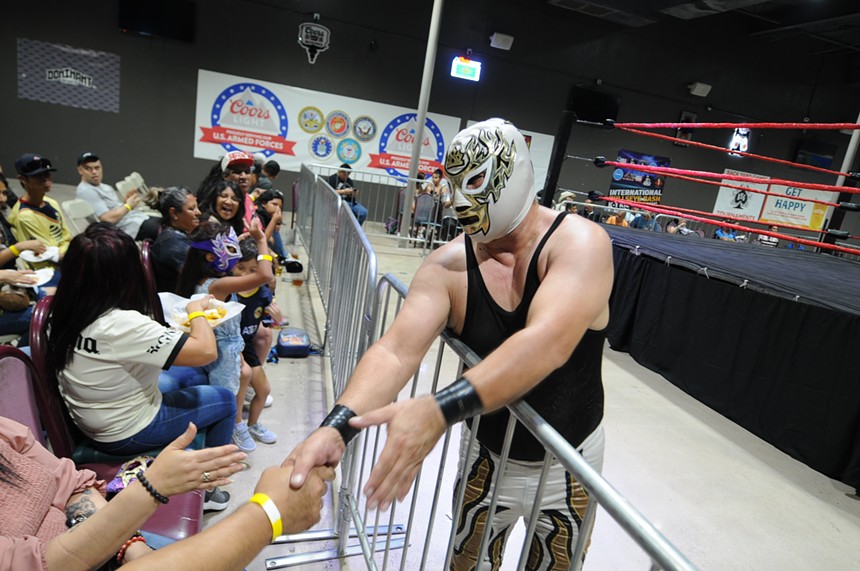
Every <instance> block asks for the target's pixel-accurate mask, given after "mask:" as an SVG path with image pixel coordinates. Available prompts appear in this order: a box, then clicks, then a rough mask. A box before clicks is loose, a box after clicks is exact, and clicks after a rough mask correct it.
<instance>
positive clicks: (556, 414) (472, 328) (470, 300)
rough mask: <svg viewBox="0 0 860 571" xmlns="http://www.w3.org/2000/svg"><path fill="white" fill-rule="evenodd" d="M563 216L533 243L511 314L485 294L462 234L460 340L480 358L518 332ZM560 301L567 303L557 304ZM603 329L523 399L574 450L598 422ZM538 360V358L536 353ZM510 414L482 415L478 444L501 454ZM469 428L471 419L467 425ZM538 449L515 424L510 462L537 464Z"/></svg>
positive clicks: (504, 411)
mask: <svg viewBox="0 0 860 571" xmlns="http://www.w3.org/2000/svg"><path fill="white" fill-rule="evenodd" d="M565 214H566V213H562V214H560V215H559V216H558V218H556V219H555V221H554V222H553V224H552V226H550V228H549V230H548V231H547V233H546V234H545V235H544V237H543V238H542V239H541V242H540V244H538V247H537V249H536V250H535V253H534V255H533V256H532V259H531V262H530V263H529V268H528V273H527V274H526V282H525V291H524V292H523V298H522V301H521V302H520V304H519V306H518V307H517V308H516V309H514V311H506V310H505V309H503V308H501V307H499V305H498V304H497V303H496V302H495V300H494V299H493V298H492V297H491V296H490V292H489V291H488V290H487V286H486V285H485V284H484V279H483V276H482V275H481V271H480V269H479V267H478V260H477V259H476V257H475V253H474V250H473V249H472V243H471V240H470V239H469V236H468V235H467V236H466V270H467V276H468V289H467V291H466V319H465V323H464V326H463V333H462V334H461V335H460V338H461V339H463V341H465V342H466V344H467V345H468V346H469V347H471V348H472V350H474V351H475V352H476V353H477V354H478V355H480V356H481V357H486V356H487V355H488V354H490V353H491V352H492V351H493V350H494V349H496V347H498V346H499V345H501V344H502V343H503V342H504V341H505V340H506V339H507V338H508V337H510V336H511V335H513V334H514V333H515V332H517V331H519V330H520V329H523V328H524V327H525V323H526V317H527V316H528V312H529V307H530V306H531V302H532V298H534V295H535V292H537V288H538V286H539V285H540V280H539V279H538V270H537V264H538V258H539V257H540V253H541V250H543V247H544V245H545V244H546V241H547V240H548V239H549V237H550V236H551V235H552V233H553V232H554V231H555V230H556V228H558V226H559V225H560V224H561V222H562V220H564V216H565ZM559 303H571V302H570V301H567V300H560V301H559ZM604 337H605V331H603V330H602V331H593V330H591V329H588V330H586V332H585V335H584V336H583V337H582V339H581V340H580V342H579V344H578V345H577V346H576V349H575V350H574V351H573V353H572V354H571V356H570V358H569V359H568V360H567V362H566V363H565V364H564V365H562V366H561V367H559V368H558V369H556V370H555V371H553V372H552V373H550V374H549V376H547V377H546V378H545V379H544V380H543V381H541V382H540V384H538V385H537V386H536V387H535V388H533V389H532V390H531V391H529V392H528V393H527V394H526V395H525V397H524V400H525V401H526V402H528V403H529V404H530V405H531V406H532V407H533V408H534V409H535V410H536V411H537V412H538V414H540V415H541V416H542V417H543V418H545V419H546V420H547V421H548V422H549V423H550V425H552V426H553V428H555V429H556V430H558V432H559V433H560V434H561V435H562V436H563V437H564V438H565V439H566V440H567V441H568V442H570V443H571V444H572V445H573V446H574V447H579V445H580V444H581V443H582V441H583V440H585V438H586V437H587V436H588V435H589V434H591V433H592V432H593V431H594V429H596V428H597V426H598V425H599V424H600V421H601V420H602V419H603V381H602V379H601V376H600V365H601V360H602V358H603V341H604ZM534 358H535V359H539V358H540V355H535V356H534ZM509 416H510V413H509V412H508V410H507V409H506V408H502V409H501V410H498V411H496V412H494V413H489V414H485V415H484V416H483V417H482V418H481V424H480V426H479V428H478V440H480V441H481V443H482V444H484V446H486V447H487V448H489V449H490V450H492V451H493V452H495V453H496V454H500V453H501V449H502V443H503V442H504V438H505V430H506V429H507V425H508V417H509ZM467 422H468V423H469V426H470V427H471V425H472V423H471V420H470V421H467ZM543 455H544V450H543V446H541V444H540V442H538V441H537V439H536V438H534V437H533V436H532V435H531V433H529V431H528V430H526V429H525V428H523V427H522V426H521V425H517V428H516V430H515V431H514V437H513V441H512V443H511V450H510V457H511V458H513V459H515V460H527V461H537V460H542V459H543Z"/></svg>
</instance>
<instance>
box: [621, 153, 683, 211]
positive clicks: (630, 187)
mask: <svg viewBox="0 0 860 571" xmlns="http://www.w3.org/2000/svg"><path fill="white" fill-rule="evenodd" d="M617 160H618V162H619V163H627V164H629V165H630V167H629V168H627V167H618V168H616V169H614V170H613V171H612V181H611V182H610V183H609V196H608V197H607V204H608V205H609V206H610V207H617V206H619V203H617V202H613V201H612V198H613V197H616V198H620V199H622V200H633V201H635V202H647V203H650V204H660V201H661V200H663V186H664V185H665V184H666V177H665V176H663V175H659V174H654V173H646V172H642V171H637V170H636V165H645V166H652V167H668V166H669V164H670V162H671V159H669V158H668V157H657V156H654V155H648V154H645V153H638V152H636V151H628V150H625V149H621V150H619V151H618V159H617Z"/></svg>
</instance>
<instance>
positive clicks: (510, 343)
mask: <svg viewBox="0 0 860 571" xmlns="http://www.w3.org/2000/svg"><path fill="white" fill-rule="evenodd" d="M544 252H545V257H544V256H542V258H544V259H545V264H546V265H545V271H544V273H543V276H542V281H541V285H540V287H539V288H538V291H537V293H536V294H535V297H534V299H533V301H532V304H531V307H530V310H529V315H528V318H527V321H526V327H525V328H524V329H522V330H520V331H519V332H517V333H516V334H514V335H512V336H511V337H510V338H509V339H508V340H507V341H505V342H504V343H503V344H502V345H500V346H499V347H498V348H497V349H496V350H495V351H493V352H492V353H491V354H490V355H488V356H487V357H486V358H485V359H484V360H483V361H482V362H481V363H480V364H479V365H477V366H476V367H474V368H472V369H470V370H469V371H468V373H466V375H465V376H466V377H467V378H468V379H469V381H470V382H471V383H472V385H473V386H474V387H475V390H476V391H477V393H478V396H479V397H480V399H481V402H482V404H483V409H484V411H492V410H495V409H498V408H501V407H502V406H504V405H506V404H507V403H509V402H512V401H514V400H516V399H517V398H519V397H521V396H523V395H524V394H525V393H527V392H528V391H529V390H530V389H531V388H533V387H534V386H536V385H537V384H538V383H539V382H540V381H541V380H543V379H544V378H545V377H546V376H547V375H549V374H550V373H551V372H552V371H554V370H555V369H557V368H558V367H560V366H561V365H563V364H564V363H565V362H566V361H567V359H568V358H569V357H570V354H571V353H572V352H573V350H574V349H575V348H576V345H577V344H578V343H579V341H580V339H581V338H582V336H583V335H584V334H585V331H586V330H587V329H589V328H595V329H600V328H602V327H604V326H605V325H606V322H607V321H608V315H609V310H608V300H609V294H610V291H611V288H612V274H613V270H612V251H611V245H610V242H609V238H608V236H607V235H606V233H605V232H604V231H603V230H602V229H601V228H600V227H599V226H597V225H595V224H592V223H589V222H586V221H576V222H574V221H571V220H568V221H566V222H565V223H564V224H562V226H561V227H559V229H558V230H557V231H556V232H555V234H553V236H552V237H551V238H550V240H549V241H548V242H547V244H546V246H545V248H544ZM574 293H575V295H576V301H575V302H573V301H568V300H571V297H572V294H574ZM559 300H565V301H564V302H560V301H559ZM377 402H378V401H377ZM381 423H387V424H388V439H387V441H386V445H385V449H384V450H383V452H382V454H381V455H380V458H379V461H378V462H377V464H376V466H375V467H374V470H373V472H372V474H371V476H370V478H369V479H368V483H367V485H366V487H365V493H366V494H367V496H368V505H369V506H370V507H371V508H373V507H375V506H376V505H380V506H381V507H382V509H385V508H387V507H388V504H389V503H390V502H391V501H392V500H393V499H394V498H395V497H397V498H401V499H402V498H403V497H404V496H405V495H406V493H407V492H408V491H409V487H410V486H411V484H412V480H413V479H414V477H415V474H416V473H417V471H418V468H419V467H420V463H421V462H422V461H423V459H424V457H425V456H426V455H427V454H428V453H429V452H430V450H431V449H432V447H433V445H434V444H435V442H436V440H438V438H439V436H441V435H442V434H443V433H444V430H445V423H444V419H443V417H442V413H441V409H440V408H439V405H438V403H437V402H436V400H435V398H434V397H433V396H432V395H428V396H425V397H421V398H417V399H410V400H407V401H402V402H398V403H395V404H391V405H388V406H385V407H383V408H382V409H379V410H374V411H372V412H371V413H367V414H365V415H364V416H362V417H360V418H355V419H352V420H351V421H350V425H352V426H354V427H356V428H364V427H367V426H370V425H374V424H381ZM431 440H432V441H431ZM428 442H429V445H428Z"/></svg>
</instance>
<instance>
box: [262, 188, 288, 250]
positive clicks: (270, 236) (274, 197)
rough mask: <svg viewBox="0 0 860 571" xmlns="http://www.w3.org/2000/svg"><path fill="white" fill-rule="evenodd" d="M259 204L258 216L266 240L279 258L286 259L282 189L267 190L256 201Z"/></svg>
mask: <svg viewBox="0 0 860 571" xmlns="http://www.w3.org/2000/svg"><path fill="white" fill-rule="evenodd" d="M254 204H256V205H257V218H259V219H260V225H261V226H262V227H263V228H264V229H265V232H266V240H267V241H268V243H269V244H270V246H271V249H272V251H274V252H275V254H277V255H278V259H284V260H285V259H286V257H287V251H286V249H285V248H284V240H283V238H281V217H282V212H283V208H284V193H283V192H281V191H280V190H266V191H264V192H262V193H260V195H259V196H258V197H257V200H256V201H255V202H254Z"/></svg>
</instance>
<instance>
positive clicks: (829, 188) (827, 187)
mask: <svg viewBox="0 0 860 571" xmlns="http://www.w3.org/2000/svg"><path fill="white" fill-rule="evenodd" d="M598 160H599V159H596V162H595V164H597V165H598V166H603V165H608V166H613V167H619V168H623V169H627V170H635V171H642V172H650V173H655V174H667V175H669V174H674V175H687V176H700V177H704V178H718V179H726V180H736V181H739V182H751V183H755V184H767V185H771V184H783V185H785V186H793V187H797V188H808V189H810V190H823V191H826V192H848V193H851V194H860V188H851V187H845V186H835V185H832V184H815V183H811V182H798V181H794V180H786V179H782V178H755V177H752V176H741V175H736V174H720V173H714V172H707V171H694V170H687V169H676V168H672V167H654V166H648V165H634V164H631V163H620V162H617V161H609V160H605V159H604V160H603V161H602V164H600V163H598V162H597V161H598Z"/></svg>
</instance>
